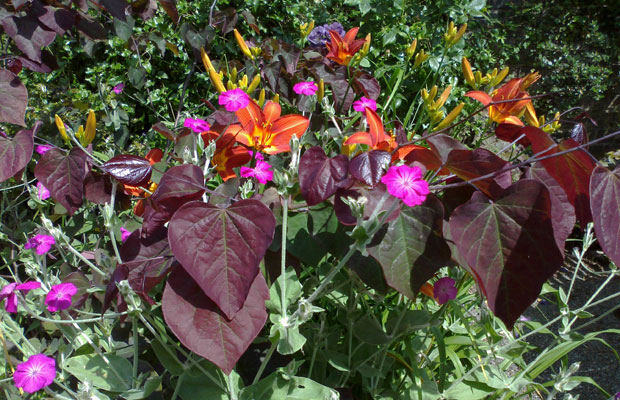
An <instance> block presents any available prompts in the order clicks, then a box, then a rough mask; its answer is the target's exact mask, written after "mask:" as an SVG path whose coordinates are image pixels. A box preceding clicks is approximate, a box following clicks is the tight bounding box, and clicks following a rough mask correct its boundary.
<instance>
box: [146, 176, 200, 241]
mask: <svg viewBox="0 0 620 400" xmlns="http://www.w3.org/2000/svg"><path fill="white" fill-rule="evenodd" d="M204 191H205V187H204V175H203V174H202V170H201V169H200V167H198V166H196V165H191V164H185V165H179V166H176V167H172V168H170V169H169V170H168V171H166V172H165V173H164V175H163V176H162V177H161V179H160V181H159V186H157V189H156V190H155V192H154V193H153V195H152V196H151V197H150V198H148V199H147V205H146V207H145V209H144V215H143V218H144V222H143V224H142V234H143V235H147V236H148V235H150V234H151V232H153V231H155V230H156V229H157V228H159V227H160V226H163V225H164V224H165V223H166V222H168V221H169V220H170V218H171V217H172V214H174V212H175V211H176V210H177V209H179V207H181V206H182V205H183V204H185V203H189V202H190V201H194V200H198V199H200V197H202V195H203V193H204Z"/></svg>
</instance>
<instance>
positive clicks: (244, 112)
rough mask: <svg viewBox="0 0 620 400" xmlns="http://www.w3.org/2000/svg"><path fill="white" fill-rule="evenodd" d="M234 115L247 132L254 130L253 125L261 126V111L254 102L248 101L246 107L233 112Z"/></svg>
mask: <svg viewBox="0 0 620 400" xmlns="http://www.w3.org/2000/svg"><path fill="white" fill-rule="evenodd" d="M235 115H236V116H237V118H238V119H239V122H240V123H241V126H242V127H243V129H245V130H246V131H247V132H252V131H253V130H254V125H259V126H260V125H262V124H263V121H264V120H263V111H262V110H261V109H260V107H259V106H258V104H256V102H255V101H254V100H250V102H249V103H248V106H247V107H245V108H241V109H239V110H237V111H235Z"/></svg>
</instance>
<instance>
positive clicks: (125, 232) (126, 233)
mask: <svg viewBox="0 0 620 400" xmlns="http://www.w3.org/2000/svg"><path fill="white" fill-rule="evenodd" d="M129 236H131V232H129V231H128V230H127V229H125V228H121V242H124V241H125V240H127V238H128V237H129Z"/></svg>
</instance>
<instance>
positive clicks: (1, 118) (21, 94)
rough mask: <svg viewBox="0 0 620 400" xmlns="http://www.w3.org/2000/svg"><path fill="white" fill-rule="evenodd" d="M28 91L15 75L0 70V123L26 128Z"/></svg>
mask: <svg viewBox="0 0 620 400" xmlns="http://www.w3.org/2000/svg"><path fill="white" fill-rule="evenodd" d="M27 105H28V91H27V90H26V87H25V86H24V85H23V84H22V81H20V80H19V78H18V77H17V75H15V74H14V73H12V72H11V71H9V70H6V69H0V122H8V123H11V124H15V125H21V126H26V123H25V122H24V116H25V115H26V106H27Z"/></svg>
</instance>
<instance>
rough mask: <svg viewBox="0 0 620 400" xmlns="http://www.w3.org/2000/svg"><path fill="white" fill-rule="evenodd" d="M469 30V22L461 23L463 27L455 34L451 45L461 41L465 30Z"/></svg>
mask: <svg viewBox="0 0 620 400" xmlns="http://www.w3.org/2000/svg"><path fill="white" fill-rule="evenodd" d="M466 30H467V24H463V25H461V27H460V28H459V31H458V32H457V33H456V35H454V37H453V38H452V44H451V46H454V45H455V44H457V43H458V42H459V40H461V38H462V37H463V35H464V34H465V31H466Z"/></svg>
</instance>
